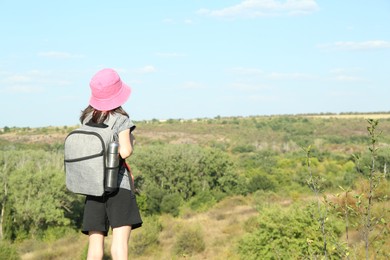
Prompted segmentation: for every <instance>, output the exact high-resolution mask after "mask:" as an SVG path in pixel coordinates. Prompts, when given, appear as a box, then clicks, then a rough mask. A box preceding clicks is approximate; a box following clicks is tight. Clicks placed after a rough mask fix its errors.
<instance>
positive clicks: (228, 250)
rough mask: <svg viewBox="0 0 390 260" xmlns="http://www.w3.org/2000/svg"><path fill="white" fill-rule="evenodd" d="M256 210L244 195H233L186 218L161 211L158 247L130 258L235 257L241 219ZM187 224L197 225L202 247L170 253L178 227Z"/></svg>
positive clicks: (241, 229)
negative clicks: (195, 251) (186, 252)
mask: <svg viewBox="0 0 390 260" xmlns="http://www.w3.org/2000/svg"><path fill="white" fill-rule="evenodd" d="M257 214H258V212H257V211H256V210H255V209H254V208H253V207H252V205H251V202H250V201H249V200H248V199H247V198H244V197H238V196H237V197H231V198H227V199H225V200H223V201H221V202H220V203H219V204H217V205H216V206H215V207H214V208H212V209H211V210H209V211H207V212H204V213H198V214H192V215H191V216H188V217H186V218H173V217H171V216H169V215H163V216H161V218H160V220H161V223H162V225H163V230H162V232H161V233H160V237H159V241H160V245H159V247H158V249H157V250H155V251H154V252H153V255H145V256H138V257H135V258H132V259H141V260H146V259H156V260H158V259H161V260H162V259H164V260H165V259H192V260H200V259H216V260H218V259H221V260H222V259H233V260H234V259H239V257H238V255H237V254H236V252H235V244H236V242H237V239H239V238H240V237H241V236H242V235H243V234H244V232H245V231H244V228H243V225H244V223H245V221H247V220H248V219H249V218H250V217H252V216H255V215H257ZM189 227H195V228H199V229H201V232H202V234H203V238H204V242H205V244H206V249H205V250H204V251H203V252H202V253H198V254H194V255H187V256H176V255H174V253H173V246H174V244H175V241H176V239H177V236H178V235H179V234H180V232H181V230H182V229H184V228H189ZM134 232H137V231H134ZM130 243H131V242H130Z"/></svg>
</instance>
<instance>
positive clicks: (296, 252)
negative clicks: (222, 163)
mask: <svg viewBox="0 0 390 260" xmlns="http://www.w3.org/2000/svg"><path fill="white" fill-rule="evenodd" d="M311 211H312V209H311V206H309V207H306V208H301V207H298V206H293V207H291V208H287V209H282V208H275V207H272V208H263V209H262V213H261V215H260V216H259V217H258V219H257V225H256V224H255V223H253V219H251V220H250V221H251V223H248V224H247V226H249V227H255V229H253V230H252V232H250V233H248V234H246V235H245V236H244V237H243V238H242V239H241V240H240V242H239V247H238V250H239V253H240V255H241V256H242V258H243V259H306V258H307V257H309V258H317V257H318V256H321V255H322V253H323V252H322V250H323V248H322V241H321V239H319V237H321V235H320V234H319V231H318V222H317V220H316V219H315V218H313V216H312V214H313V213H312V212H311ZM256 227H257V228H256ZM328 229H329V230H328V232H329V233H330V235H333V236H338V235H339V234H340V232H341V228H339V227H336V225H335V224H334V222H330V223H329V227H328ZM328 255H332V256H337V252H329V253H328Z"/></svg>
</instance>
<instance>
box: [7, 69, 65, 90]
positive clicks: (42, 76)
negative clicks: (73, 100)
mask: <svg viewBox="0 0 390 260" xmlns="http://www.w3.org/2000/svg"><path fill="white" fill-rule="evenodd" d="M2 75H3V76H2V77H1V78H0V85H1V87H0V91H1V92H6V93H18V94H30V93H40V92H43V91H45V89H47V88H49V87H53V86H68V85H70V84H71V82H70V81H69V80H68V79H65V78H63V77H62V76H59V75H56V74H54V73H53V72H52V71H40V70H30V71H26V72H22V73H11V72H2Z"/></svg>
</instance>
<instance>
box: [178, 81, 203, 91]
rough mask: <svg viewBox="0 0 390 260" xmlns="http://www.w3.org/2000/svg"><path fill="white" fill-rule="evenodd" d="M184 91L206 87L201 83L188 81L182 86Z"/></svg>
mask: <svg viewBox="0 0 390 260" xmlns="http://www.w3.org/2000/svg"><path fill="white" fill-rule="evenodd" d="M181 87H182V88H184V89H204V88H205V86H204V85H203V84H201V83H199V82H194V81H188V82H185V83H184V84H183V85H182V86H181Z"/></svg>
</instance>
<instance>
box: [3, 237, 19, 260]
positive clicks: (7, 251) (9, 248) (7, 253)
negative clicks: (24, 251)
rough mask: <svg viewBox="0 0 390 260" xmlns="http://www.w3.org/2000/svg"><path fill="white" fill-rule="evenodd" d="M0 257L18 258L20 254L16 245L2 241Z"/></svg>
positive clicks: (16, 259) (13, 259) (12, 259)
mask: <svg viewBox="0 0 390 260" xmlns="http://www.w3.org/2000/svg"><path fill="white" fill-rule="evenodd" d="M0 259H7V260H18V259H20V256H19V254H18V251H17V249H16V247H15V246H14V245H12V244H11V243H9V242H6V241H0Z"/></svg>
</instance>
